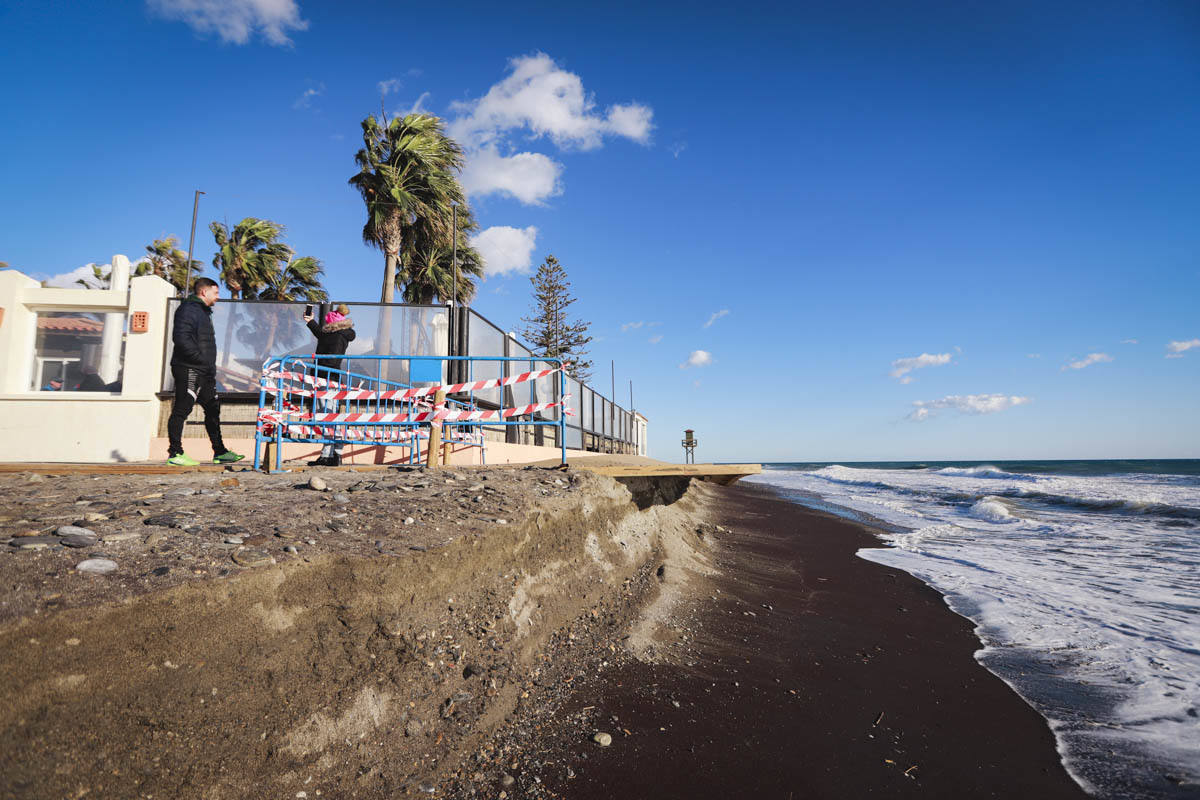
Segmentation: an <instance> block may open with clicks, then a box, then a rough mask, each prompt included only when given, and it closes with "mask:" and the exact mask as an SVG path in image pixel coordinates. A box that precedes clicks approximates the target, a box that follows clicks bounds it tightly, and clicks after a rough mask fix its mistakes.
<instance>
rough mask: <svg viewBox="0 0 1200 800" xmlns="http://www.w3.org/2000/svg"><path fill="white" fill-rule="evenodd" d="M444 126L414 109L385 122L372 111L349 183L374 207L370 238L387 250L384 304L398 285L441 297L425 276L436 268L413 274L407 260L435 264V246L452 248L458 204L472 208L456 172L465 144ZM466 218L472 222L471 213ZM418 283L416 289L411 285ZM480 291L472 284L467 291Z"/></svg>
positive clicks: (370, 216)
mask: <svg viewBox="0 0 1200 800" xmlns="http://www.w3.org/2000/svg"><path fill="white" fill-rule="evenodd" d="M444 128H445V126H444V124H443V123H442V120H440V119H439V118H437V117H434V116H431V115H429V114H409V115H408V116H406V117H403V118H399V117H397V118H396V119H393V120H392V121H391V122H386V120H385V121H384V122H383V123H381V122H380V121H379V120H376V119H375V117H374V116H373V115H372V116H369V117H367V118H366V119H365V120H363V122H362V130H363V147H362V149H360V150H359V151H358V153H357V154H356V155H355V156H354V161H355V163H356V164H357V165H358V173H357V174H355V175H354V176H352V177H351V178H350V181H349V182H350V185H351V186H353V187H354V188H355V189H357V190H358V191H359V194H361V195H362V198H363V202H364V203H365V204H366V206H367V222H366V224H365V225H363V233H362V235H363V241H364V242H366V243H367V244H369V245H371V246H373V247H378V248H379V249H380V250H382V251H383V253H384V272H383V291H382V292H381V295H380V296H381V300H382V301H383V302H385V303H390V302H392V301H393V298H394V297H395V290H396V286H397V284H401V285H402V286H403V288H404V292H405V295H406V296H412V295H416V296H426V295H428V296H429V297H432V295H433V294H439V292H437V290H436V289H434V290H433V291H432V292H431V291H430V289H429V287H428V286H425V285H422V284H421V276H422V275H424V276H427V277H428V276H431V275H432V273H431V271H430V270H429V269H427V268H424V269H423V268H418V269H415V270H414V271H411V272H410V271H409V269H405V268H404V265H408V267H410V268H411V267H412V265H413V264H414V263H422V264H424V265H425V267H429V266H430V262H429V261H428V257H429V256H430V255H431V253H432V252H433V250H434V249H435V248H438V249H449V247H450V245H451V214H452V209H453V207H454V205H456V204H457V205H459V206H460V207H461V209H460V214H462V212H463V211H465V210H466V202H465V197H464V195H463V190H462V187H461V186H460V185H459V183H458V179H457V178H456V177H455V173H456V172H458V171H459V170H461V169H462V165H463V156H462V148H461V147H459V146H458V144H457V143H456V142H455V141H454V140H453V139H450V138H449V137H448V136H446V134H445V132H444ZM463 216H464V217H465V218H466V219H470V215H469V212H468V213H466V214H464V215H463ZM465 249H466V248H465V247H464V248H460V252H462V251H463V250H465ZM443 260H448V256H446V257H445V258H444V259H443V257H442V256H440V255H438V256H437V259H436V260H435V262H433V263H434V264H440V263H442V261H443ZM475 261H478V255H477V254H476V256H475ZM414 281H415V282H416V283H417V286H416V287H412V286H411V284H413V283H414ZM473 291H474V287H473V286H472V287H471V288H470V289H465V290H464V292H460V294H463V293H465V294H467V295H470V294H471V293H473ZM385 316H386V315H385Z"/></svg>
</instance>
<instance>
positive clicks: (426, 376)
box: [345, 303, 450, 385]
mask: <svg viewBox="0 0 1200 800" xmlns="http://www.w3.org/2000/svg"><path fill="white" fill-rule="evenodd" d="M347 305H348V306H349V307H350V318H351V319H353V320H354V330H355V333H356V334H357V336H356V337H355V339H354V341H353V342H351V343H350V346H349V347H348V348H347V349H346V357H347V359H349V360H348V361H347V364H346V367H345V369H347V370H350V371H351V372H354V373H357V374H363V375H369V376H371V377H376V378H381V379H383V380H387V381H392V382H393V383H403V384H406V385H407V384H417V385H421V384H432V383H444V382H445V381H446V362H445V361H425V360H419V361H410V360H409V359H407V358H389V359H378V358H358V359H356V358H354V356H446V355H447V354H448V353H449V352H450V312H449V310H448V309H446V308H443V307H440V306H404V305H391V306H384V305H374V304H366V303H364V304H361V305H360V304H355V303H347Z"/></svg>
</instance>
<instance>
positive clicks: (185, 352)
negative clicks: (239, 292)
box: [167, 278, 245, 467]
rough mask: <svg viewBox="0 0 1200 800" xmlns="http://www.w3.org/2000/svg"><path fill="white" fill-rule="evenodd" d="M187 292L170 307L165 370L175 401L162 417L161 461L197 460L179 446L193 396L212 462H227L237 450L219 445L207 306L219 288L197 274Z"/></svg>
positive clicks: (214, 339)
mask: <svg viewBox="0 0 1200 800" xmlns="http://www.w3.org/2000/svg"><path fill="white" fill-rule="evenodd" d="M193 292H194V293H193V294H191V295H190V296H189V297H188V298H187V299H186V300H184V301H183V302H182V303H180V304H179V308H178V309H176V310H175V325H174V328H173V330H172V332H171V341H172V342H174V344H175V351H174V352H173V353H172V355H171V376H172V377H174V378H175V403H174V405H172V407H171V417H170V419H168V420H167V436H168V437H169V438H170V450H169V451H168V453H167V456H168V458H167V463H168V464H174V465H175V466H177V467H194V466H196V465H198V464H199V463H200V462H199V461H197V460H196V459H194V458H192V457H191V456H189V455H188V454H187V453H185V452H183V423H184V421H185V420H187V417H188V414H190V413H192V408H193V407H194V406H195V405H196V403H197V402H199V403H200V407H201V408H203V409H204V429H205V430H206V431H208V440H209V442H211V443H212V449H213V463H214V464H232V463H234V462H235V461H241V460H242V459H243V458H245V456H240V455H238V454H237V453H234V452H233V451H231V450H227V449H226V448H225V442H224V441H222V440H221V400H220V398H218V397H217V337H216V334H215V333H214V331H213V324H212V307H213V304H215V303H216V302H217V295H218V294H219V293H220V290H219V289H218V287H217V282H216V281H214V280H213V279H212V278H197V279H196V283H195V284H194V285H193Z"/></svg>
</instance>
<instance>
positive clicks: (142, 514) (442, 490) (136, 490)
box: [0, 467, 579, 622]
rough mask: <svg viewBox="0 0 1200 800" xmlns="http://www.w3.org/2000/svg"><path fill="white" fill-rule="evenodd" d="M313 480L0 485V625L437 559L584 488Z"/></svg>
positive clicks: (418, 472) (394, 475)
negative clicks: (261, 572) (373, 559)
mask: <svg viewBox="0 0 1200 800" xmlns="http://www.w3.org/2000/svg"><path fill="white" fill-rule="evenodd" d="M311 474H312V477H311V478H310V477H309V473H302V474H301V475H294V474H275V475H264V474H261V473H256V472H253V471H250V470H240V471H237V472H234V471H232V470H231V471H227V472H224V473H215V474H214V473H183V474H181V475H179V476H173V475H167V476H163V475H102V476H90V475H70V476H61V477H44V476H42V475H37V474H32V473H27V474H10V475H0V508H2V509H3V510H2V511H0V586H2V587H3V596H2V598H0V622H3V621H5V620H9V619H13V618H15V617H22V616H25V615H27V614H37V613H39V612H41V611H43V610H54V609H60V608H69V607H74V606H81V605H89V604H94V603H99V602H105V601H108V600H113V599H118V598H127V597H129V596H132V595H136V594H140V593H144V592H147V591H155V590H160V589H165V588H168V587H171V586H174V585H176V584H179V583H183V582H188V581H195V580H197V579H202V580H207V579H214V578H215V579H224V578H228V577H231V576H236V575H237V574H238V573H240V572H242V571H244V570H248V569H254V568H257V567H262V566H264V565H268V564H276V563H285V562H288V561H294V560H300V561H311V560H312V559H313V558H314V557H317V556H319V555H322V554H338V555H345V556H373V555H381V554H382V555H388V554H392V555H394V554H395V553H397V552H401V551H426V550H430V549H435V550H436V549H437V548H439V547H444V546H446V545H447V544H449V543H450V542H451V541H452V540H453V539H454V538H456V537H458V536H462V535H476V534H478V533H479V532H480V531H482V530H484V529H485V528H487V527H489V526H492V525H506V524H509V523H510V521H512V520H510V519H506V517H510V518H511V517H514V515H517V514H521V515H523V514H524V512H525V510H527V509H528V508H529V507H530V505H531V501H532V500H535V499H536V500H546V499H552V498H561V497H564V496H566V495H569V494H570V493H571V492H572V491H573V489H574V488H576V487H578V485H579V473H577V472H573V473H564V472H563V471H561V470H556V469H542V468H538V469H523V468H493V469H462V470H451V469H447V470H438V471H432V472H429V471H426V470H424V469H421V468H403V467H400V468H395V469H392V470H388V471H386V472H378V471H373V472H364V473H355V472H335V471H322V472H320V473H311ZM310 481H311V482H310ZM98 574H104V575H108V576H109V577H108V580H105V581H95V580H89V578H88V576H89V575H98Z"/></svg>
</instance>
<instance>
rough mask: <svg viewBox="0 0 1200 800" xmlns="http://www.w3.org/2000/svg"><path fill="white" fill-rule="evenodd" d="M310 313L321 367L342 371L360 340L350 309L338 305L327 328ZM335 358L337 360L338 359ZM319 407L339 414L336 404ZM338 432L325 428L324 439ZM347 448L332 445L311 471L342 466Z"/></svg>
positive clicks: (322, 401)
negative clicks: (345, 358)
mask: <svg viewBox="0 0 1200 800" xmlns="http://www.w3.org/2000/svg"><path fill="white" fill-rule="evenodd" d="M305 311H306V312H307V313H305V315H304V321H305V322H306V323H308V329H309V330H310V331H311V332H312V335H313V336H315V337H317V349H316V354H317V355H318V356H324V357H323V358H318V359H317V366H318V367H324V368H326V369H330V370H333V369H341V368H342V359H341V356H342V355H344V354H345V353H346V348H347V347H349V346H350V343H351V342H353V341H354V338H355V336H356V334H355V332H354V322H353V320H351V319H350V309H349V308H348V307H347V306H346V304H345V303H338V304H337V305H336V306H334V307H333V309H332V310H330V311H329V312H328V313H327V314H326V315H325V324H324V325H318V324H317V321H316V319H314V318H313V315H312V313H311V311H309V310H308V309H305ZM332 356H337V358H334V357H332ZM321 377H323V378H326V379H328V380H329V381H330V385H331V387H332V384H334V383H336V379H331V376H330V375H329V374H328V373H326V374H325V375H322V376H321ZM317 406H318V408H320V409H321V411H323V412H325V413H327V414H335V413H337V407H338V404H337V401H336V400H325V399H319V400H317ZM335 433H336V430H335V429H334V428H333V426H326V427H325V428H324V433H323V438H326V439H330V438H333V434H335ZM343 447H345V442H330V443H327V444H326V445H325V446H324V447H323V448H322V449H321V457H320V458H318V459H317V460H316V461H310V462H308V465H309V466H310V467H336V466H340V465H341V463H342V448H343Z"/></svg>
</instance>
